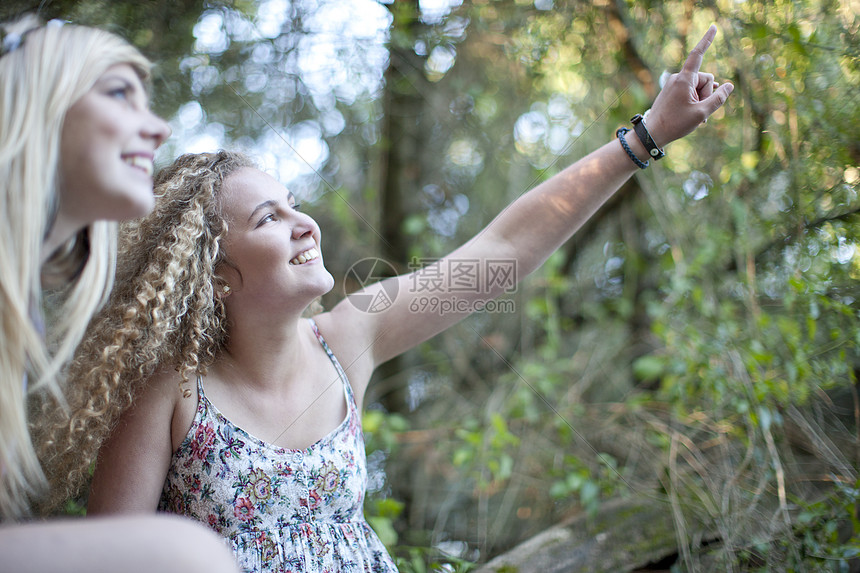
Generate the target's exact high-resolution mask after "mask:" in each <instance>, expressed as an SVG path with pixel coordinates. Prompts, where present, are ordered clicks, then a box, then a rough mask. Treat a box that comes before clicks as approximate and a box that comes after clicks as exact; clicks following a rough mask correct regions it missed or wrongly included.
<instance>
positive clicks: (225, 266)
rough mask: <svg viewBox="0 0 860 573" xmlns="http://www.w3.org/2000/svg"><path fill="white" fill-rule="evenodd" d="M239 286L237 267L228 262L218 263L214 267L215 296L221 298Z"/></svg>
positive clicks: (238, 288)
mask: <svg viewBox="0 0 860 573" xmlns="http://www.w3.org/2000/svg"><path fill="white" fill-rule="evenodd" d="M241 288H242V275H241V273H239V269H237V268H236V267H234V266H233V265H231V264H230V263H228V262H222V263H220V264H219V265H218V267H217V268H216V269H215V296H217V297H218V298H220V299H222V300H223V299H225V298H227V297H228V296H230V295H231V294H233V293H234V292H236V291H238V290H240V289H241Z"/></svg>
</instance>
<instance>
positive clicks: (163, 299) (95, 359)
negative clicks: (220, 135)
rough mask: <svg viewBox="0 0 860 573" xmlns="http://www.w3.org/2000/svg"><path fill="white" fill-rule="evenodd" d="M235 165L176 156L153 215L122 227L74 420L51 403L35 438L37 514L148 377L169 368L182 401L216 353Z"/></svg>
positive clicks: (91, 457) (61, 493)
mask: <svg viewBox="0 0 860 573" xmlns="http://www.w3.org/2000/svg"><path fill="white" fill-rule="evenodd" d="M242 167H255V164H254V162H253V161H252V160H251V159H249V158H248V157H247V156H245V155H243V154H240V153H235V152H227V151H219V152H217V153H203V154H197V155H194V154H187V155H183V156H181V157H179V158H178V159H177V160H176V161H175V162H174V163H173V164H172V165H171V166H169V167H168V168H166V169H165V170H163V171H161V172H160V173H159V174H158V175H157V177H156V180H155V191H156V197H157V201H156V207H155V210H154V211H153V212H152V213H151V214H150V215H149V216H147V217H145V218H143V219H139V220H137V221H133V222H129V223H124V224H123V226H122V227H121V233H120V245H119V257H118V263H117V276H116V286H115V288H114V291H113V293H112V294H111V297H110V300H109V301H108V303H107V305H106V306H105V307H104V308H103V309H102V311H101V312H100V313H99V314H98V315H97V316H96V318H95V319H94V320H93V321H92V323H91V324H90V326H89V328H88V329H87V334H86V336H85V338H84V341H83V343H82V344H81V345H80V346H79V347H78V349H77V351H76V353H75V358H74V361H73V362H72V363H71V365H70V368H69V372H68V388H67V390H66V396H67V400H68V402H69V405H70V407H71V411H72V414H71V418H69V417H68V416H65V415H63V413H62V411H61V408H59V407H58V404H57V403H56V402H53V401H50V400H46V401H44V402H43V403H42V405H41V408H42V415H43V416H51V417H52V418H51V423H49V424H45V425H44V426H43V427H42V428H41V431H40V432H38V433H37V436H36V440H37V443H38V445H39V455H40V458H41V460H42V463H43V466H44V467H45V471H46V474H47V476H48V479H49V481H50V483H51V486H52V487H51V493H50V496H49V499H47V500H42V503H41V507H40V509H41V511H42V512H50V511H53V510H55V509H56V508H57V507H58V504H59V503H60V502H62V501H63V500H66V499H68V498H69V497H72V496H75V495H78V494H79V493H80V491H81V489H82V488H83V486H84V485H86V484H87V482H88V480H89V476H90V468H91V466H92V465H93V463H94V461H95V459H96V455H97V453H98V449H99V448H100V447H101V445H102V443H103V442H104V441H105V439H106V438H107V436H108V435H109V433H110V431H111V429H112V428H113V426H114V424H115V423H116V421H117V419H118V418H119V416H120V415H121V414H122V413H123V412H124V411H125V410H126V409H127V408H128V407H129V406H130V405H131V404H132V402H133V400H134V398H135V395H136V394H137V393H138V391H139V390H140V389H141V387H142V386H143V384H144V383H145V381H146V380H147V379H148V378H149V377H150V376H152V375H153V374H154V373H155V372H156V371H157V370H159V369H162V368H174V369H176V370H177V371H178V372H179V374H180V380H181V382H180V384H179V385H180V389H181V391H182V392H183V395H184V396H186V397H188V396H191V391H190V390H189V389H188V388H187V387H186V384H187V383H188V382H189V380H191V379H192V377H196V375H197V374H200V375H205V373H206V370H207V367H208V366H209V365H211V364H212V362H213V361H214V360H215V357H216V356H217V355H218V354H219V351H220V350H221V348H222V347H223V345H224V343H225V341H226V315H225V311H224V307H223V305H222V303H221V300H220V298H219V297H218V296H216V289H217V288H218V286H219V284H220V282H221V279H220V278H219V277H218V275H217V271H216V269H217V268H218V266H219V264H220V263H222V262H224V261H225V255H224V252H223V250H222V249H221V240H222V238H223V237H224V235H225V233H226V232H227V223H226V221H225V220H224V218H223V216H222V212H221V208H220V202H219V194H220V192H221V188H222V185H223V183H224V180H225V179H226V178H227V177H228V176H229V175H230V174H231V173H233V172H234V171H236V170H237V169H240V168H242Z"/></svg>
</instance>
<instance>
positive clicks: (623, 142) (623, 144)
mask: <svg viewBox="0 0 860 573" xmlns="http://www.w3.org/2000/svg"><path fill="white" fill-rule="evenodd" d="M629 131H630V128H628V127H619V128H618V131H616V132H615V137H617V138H618V141H620V142H621V147H623V148H624V151H626V152H627V155H629V156H630V159H632V160H633V163H635V164H636V167H638V168H639V169H645V168H646V167H648V165H650V162H649V161H645V162H643V161H642V160H641V159H639V158H638V157H636V154H635V153H633V150H632V149H630V146H629V145H627V141H626V140H625V139H624V134H625V133H627V132H629Z"/></svg>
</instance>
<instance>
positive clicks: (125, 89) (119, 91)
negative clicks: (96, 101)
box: [106, 84, 132, 100]
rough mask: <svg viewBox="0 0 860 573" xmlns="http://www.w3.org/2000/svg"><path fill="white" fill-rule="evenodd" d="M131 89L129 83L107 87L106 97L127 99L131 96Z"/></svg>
mask: <svg viewBox="0 0 860 573" xmlns="http://www.w3.org/2000/svg"><path fill="white" fill-rule="evenodd" d="M131 89H132V88H131V86H130V85H128V84H124V85H121V86H115V87H112V88H109V89H108V90H107V92H106V93H107V96H108V97H112V98H116V99H121V100H128V99H130V98H131Z"/></svg>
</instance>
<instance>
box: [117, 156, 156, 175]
mask: <svg viewBox="0 0 860 573" xmlns="http://www.w3.org/2000/svg"><path fill="white" fill-rule="evenodd" d="M123 161H125V162H126V163H127V164H128V165H131V166H132V167H134V168H136V169H140V170H141V171H143V172H145V173H146V174H147V175H149V176H150V177H152V173H153V172H154V171H155V168H154V166H153V161H152V159H150V158H149V157H143V156H142V155H128V156H126V157H123Z"/></svg>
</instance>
